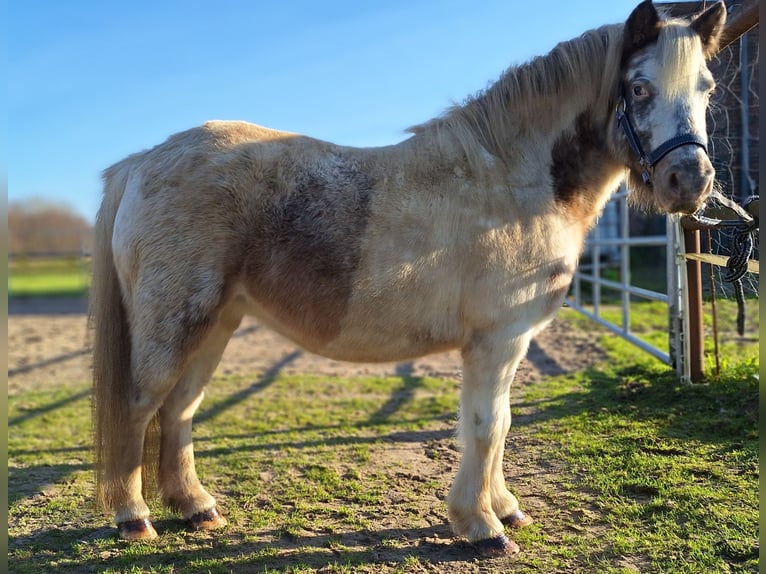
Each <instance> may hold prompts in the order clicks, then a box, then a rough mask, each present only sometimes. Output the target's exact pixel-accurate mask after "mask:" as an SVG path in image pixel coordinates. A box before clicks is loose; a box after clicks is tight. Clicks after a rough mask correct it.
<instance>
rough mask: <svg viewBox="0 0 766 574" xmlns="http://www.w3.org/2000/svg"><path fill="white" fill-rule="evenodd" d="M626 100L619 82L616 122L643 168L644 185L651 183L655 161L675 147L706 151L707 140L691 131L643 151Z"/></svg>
mask: <svg viewBox="0 0 766 574" xmlns="http://www.w3.org/2000/svg"><path fill="white" fill-rule="evenodd" d="M628 101H629V100H628V98H626V97H625V93H624V90H623V85H622V83H620V93H619V97H618V98H617V124H618V125H619V126H621V127H622V131H623V132H625V137H626V138H627V140H628V143H629V144H630V147H631V149H632V150H633V153H635V154H636V156H637V157H638V163H639V164H641V166H642V167H643V168H644V169H643V171H642V172H641V177H642V178H643V180H644V183H645V184H646V185H652V176H651V173H653V172H654V166H655V165H656V164H657V162H659V161H660V160H661V159H662V158H663V157H665V156H666V155H668V154H669V153H670V152H671V151H673V150H674V149H676V148H677V147H681V146H683V145H697V146H699V147H701V148H702V149H703V150H705V153H707V140H705V139H703V138H701V137H700V136H698V135H697V134H692V133H688V134H681V135H677V136H675V137H672V138H670V139H669V140H667V141H666V142H665V143H663V144H661V145H659V146H658V147H657V148H656V149H655V150H653V151H651V152H650V153H648V154H647V153H645V152H644V149H643V148H642V147H641V142H640V141H639V139H638V134H636V129H635V128H634V127H633V122H631V121H630V116H629V115H628V113H629V112H630V106H629V104H628Z"/></svg>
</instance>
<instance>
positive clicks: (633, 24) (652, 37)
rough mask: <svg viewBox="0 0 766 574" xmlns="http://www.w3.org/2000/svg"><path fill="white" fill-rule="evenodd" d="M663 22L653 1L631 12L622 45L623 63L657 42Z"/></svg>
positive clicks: (646, 2) (650, 0) (647, 0)
mask: <svg viewBox="0 0 766 574" xmlns="http://www.w3.org/2000/svg"><path fill="white" fill-rule="evenodd" d="M661 27H662V21H661V19H660V15H659V14H658V13H657V9H656V8H655V7H654V4H652V0H644V2H641V4H639V5H638V6H636V8H635V9H634V10H633V12H631V14H630V16H628V21H627V22H625V31H624V32H623V44H622V63H623V64H625V62H627V61H628V58H630V56H631V55H633V54H634V53H635V52H637V51H638V50H640V49H641V48H644V47H646V46H647V45H649V44H651V43H652V42H656V41H657V38H658V37H659V35H660V28H661Z"/></svg>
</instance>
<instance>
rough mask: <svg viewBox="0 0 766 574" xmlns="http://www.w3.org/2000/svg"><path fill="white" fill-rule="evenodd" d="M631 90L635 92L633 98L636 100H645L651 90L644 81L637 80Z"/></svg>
mask: <svg viewBox="0 0 766 574" xmlns="http://www.w3.org/2000/svg"><path fill="white" fill-rule="evenodd" d="M630 91H631V92H632V93H633V99H634V100H636V101H640V100H645V99H646V98H648V97H649V90H647V89H646V86H645V85H644V84H643V83H640V82H636V83H635V84H633V85H632V86H631V87H630Z"/></svg>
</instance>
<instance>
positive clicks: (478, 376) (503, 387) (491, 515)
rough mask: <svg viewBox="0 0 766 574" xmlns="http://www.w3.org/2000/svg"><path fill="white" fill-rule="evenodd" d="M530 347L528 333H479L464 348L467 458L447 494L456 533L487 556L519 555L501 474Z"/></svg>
mask: <svg viewBox="0 0 766 574" xmlns="http://www.w3.org/2000/svg"><path fill="white" fill-rule="evenodd" d="M528 345H529V335H528V334H527V333H523V334H521V335H519V334H517V333H514V332H511V333H505V332H502V331H498V332H492V333H481V334H476V335H474V337H473V338H472V340H471V342H470V343H469V344H468V345H466V347H465V348H464V349H463V385H462V390H461V404H460V428H459V431H460V433H459V434H460V438H461V439H462V441H463V446H464V450H463V457H462V460H461V462H460V468H459V469H458V473H457V476H456V477H455V481H454V483H453V485H452V488H451V489H450V493H449V497H448V500H447V502H448V507H449V517H450V522H451V524H452V528H453V530H454V531H455V533H456V534H461V535H463V536H465V537H466V538H468V540H469V541H470V542H472V543H473V544H474V545H475V546H476V547H477V548H478V549H479V550H480V552H482V553H483V554H487V555H496V554H515V553H516V552H518V551H519V547H518V546H517V545H516V544H515V543H514V542H512V541H510V540H508V538H507V537H506V536H505V529H504V526H503V522H502V521H501V518H506V517H507V516H511V515H513V514H514V513H515V512H516V511H517V510H518V501H517V500H516V498H515V497H514V496H513V495H512V494H511V493H510V492H508V489H507V488H506V486H505V479H504V478H503V473H502V456H503V450H504V442H505V436H506V434H507V433H508V430H509V429H510V426H511V411H510V399H509V395H510V384H511V381H512V379H513V376H514V374H515V372H516V368H517V366H518V364H519V362H520V361H521V359H522V357H523V356H524V353H525V352H526V350H527V347H528Z"/></svg>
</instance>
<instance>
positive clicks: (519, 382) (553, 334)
mask: <svg viewBox="0 0 766 574" xmlns="http://www.w3.org/2000/svg"><path fill="white" fill-rule="evenodd" d="M35 310H36V309H35V307H34V306H30V305H29V304H25V306H21V307H20V306H19V305H18V304H17V305H14V306H13V308H12V310H11V314H10V316H9V320H8V393H9V395H13V394H15V393H19V392H23V391H26V390H30V389H45V388H50V387H53V386H56V385H62V384H73V383H77V384H81V383H82V382H83V381H87V380H88V379H89V343H88V335H87V328H86V327H87V323H86V317H85V315H84V313H83V305H82V304H81V302H80V303H77V302H74V303H73V302H71V301H69V302H66V301H64V302H62V303H61V304H60V305H55V304H54V305H51V304H50V303H49V304H48V305H47V306H46V307H45V308H42V309H41V311H42V313H43V314H38V313H35ZM598 336H599V333H597V332H594V331H583V330H578V331H573V330H572V329H571V328H566V326H565V325H564V324H563V323H562V322H561V321H554V322H553V323H552V324H551V325H550V326H549V327H548V329H546V330H545V331H543V333H541V334H540V335H538V337H537V338H536V339H535V340H534V341H533V342H532V345H531V347H530V350H529V353H528V356H527V358H526V359H525V360H524V361H523V362H522V364H521V366H520V367H519V370H518V373H517V378H516V381H515V383H514V386H515V387H516V388H515V391H514V392H513V393H512V396H515V397H519V396H520V395H521V389H520V387H522V386H523V385H528V384H532V383H534V382H535V381H536V380H539V379H540V378H541V377H545V376H551V375H558V374H562V373H566V372H573V371H578V370H582V369H586V368H588V367H589V366H591V365H593V364H595V363H597V362H598V361H600V360H601V359H603V357H604V354H603V351H602V350H601V349H600V348H599V346H598V344H597V338H598ZM277 372H281V373H286V374H290V373H310V374H320V375H328V376H330V375H338V376H355V375H370V376H383V375H391V376H400V377H401V376H403V375H412V376H422V375H427V376H431V377H440V378H446V379H453V380H455V379H459V378H460V355H459V353H458V352H450V353H443V354H439V355H432V356H428V357H424V358H421V359H418V360H415V361H412V362H408V363H399V364H352V363H341V362H337V361H331V360H328V359H324V358H321V357H318V356H316V355H312V354H310V353H307V352H305V351H302V350H301V349H299V348H297V347H296V346H295V345H293V344H292V343H290V342H289V341H287V340H285V339H284V338H282V337H280V336H278V335H276V334H274V333H273V332H272V331H270V330H268V329H267V328H265V327H263V326H261V325H259V324H258V322H257V321H255V320H254V319H246V320H245V321H244V322H243V324H242V325H241V327H240V329H239V330H238V331H237V332H236V333H235V335H234V337H233V338H232V340H231V342H230V343H229V346H228V348H227V349H226V352H225V354H224V356H223V360H222V361H221V364H220V365H219V367H218V371H217V373H218V374H243V375H249V376H257V375H258V374H261V373H270V374H276V373H277ZM513 412H514V417H518V416H522V417H527V418H533V417H534V416H535V412H534V411H532V410H530V412H524V409H520V408H516V407H515V408H514V411H513ZM516 420H518V419H516ZM445 424H446V423H445ZM450 429H451V427H450ZM445 432H447V431H445ZM447 434H451V431H450V432H447ZM445 436H446V435H445ZM440 438H441V439H443V440H433V441H428V444H425V443H422V442H416V441H403V442H396V443H392V448H390V449H386V452H384V453H379V454H380V455H381V460H380V464H384V465H387V466H388V467H389V468H391V469H392V472H393V471H396V472H400V471H401V472H404V473H405V475H407V476H409V475H410V474H411V473H412V470H411V469H413V468H416V469H418V471H417V472H418V474H419V475H429V476H431V475H433V478H434V479H436V480H437V482H438V483H439V489H438V490H439V491H440V492H442V493H446V491H447V490H448V488H449V482H450V481H451V477H453V476H454V473H455V472H456V471H457V464H458V459H459V456H458V453H457V452H454V451H453V450H452V449H451V448H449V447H448V438H445V437H440ZM523 442H524V440H523V439H522V440H521V441H518V442H517V443H516V444H515V448H514V452H515V453H516V456H515V458H514V462H513V475H514V476H513V480H514V487H516V488H517V489H518V491H519V493H520V494H521V495H522V504H523V505H524V508H525V509H526V510H527V511H529V512H530V513H531V514H532V515H537V516H540V514H541V513H543V508H544V507H545V506H546V503H545V501H543V500H542V499H540V498H539V497H538V496H537V493H536V490H537V489H539V488H540V487H541V483H545V484H547V488H548V489H551V488H552V489H555V488H556V486H555V478H554V476H553V475H551V476H546V471H545V470H544V469H542V468H540V465H539V461H537V460H534V459H535V457H534V456H532V455H530V456H527V455H525V451H526V450H528V449H525V448H524V444H523ZM434 448H436V449H440V450H444V453H443V454H444V455H445V456H442V457H439V461H440V462H439V463H438V464H437V463H436V462H435V460H434V458H433V456H429V453H428V449H431V450H433V449H434ZM374 458H378V457H374ZM383 458H384V459H385V460H383ZM432 467H433V468H432ZM393 502H394V501H392V504H393ZM435 502H437V501H436V500H435V499H433V500H430V501H423V504H424V507H430V506H433V504H434V503H435ZM395 506H396V505H395V504H393V506H392V510H393V508H395ZM547 512H550V510H548V511H547ZM395 514H396V513H395V512H392V513H391V515H390V516H389V515H388V514H386V513H383V514H382V516H381V522H380V524H379V526H380V528H381V529H383V530H385V529H386V528H389V527H393V526H397V525H396V524H394V525H393V526H392V525H391V524H388V522H387V521H394V522H396V516H395ZM445 518H446V517H443V516H440V517H434V518H433V521H435V525H434V528H436V530H435V532H436V534H435V535H434V536H436V537H437V538H439V539H438V540H436V539H435V540H436V542H438V544H436V542H434V541H431V542H432V544H430V546H429V547H428V550H427V553H428V557H429V559H435V561H436V562H437V563H438V562H441V561H444V564H443V566H444V568H445V569H443V570H442V569H441V566H439V567H436V566H434V567H435V568H436V569H432V570H429V571H433V572H440V573H441V572H444V573H446V572H451V573H455V572H457V573H463V572H479V571H482V572H484V571H494V570H493V569H490V570H486V568H485V567H482V568H481V569H480V568H479V566H478V565H477V564H476V563H475V562H473V561H472V560H470V559H469V560H468V561H466V562H462V561H460V560H463V559H465V558H469V557H470V556H472V552H471V551H467V552H466V549H465V548H464V547H463V546H462V545H460V544H458V545H457V546H455V545H453V544H451V543H450V539H451V534H450V532H449V527H448V526H447V525H446V523H445V522H444V520H445ZM429 522H431V520H429ZM400 534H401V533H400ZM418 536H419V534H418V533H416V532H413V533H412V536H411V537H407V538H412V539H413V540H416V539H417V538H418ZM429 540H430V539H429ZM413 544H416V543H415V542H413ZM424 552H426V551H425V550H424ZM433 553H436V554H438V556H436V557H433V556H432V554H433ZM463 554H465V555H466V556H463ZM522 554H523V553H522ZM456 555H459V556H460V558H459V559H458V558H457V556H456ZM382 558H383V559H384V561H385V558H386V557H385V556H383V557H382ZM456 559H457V560H458V561H455V560H456ZM391 561H392V562H396V558H395V557H394V556H392V557H391Z"/></svg>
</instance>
